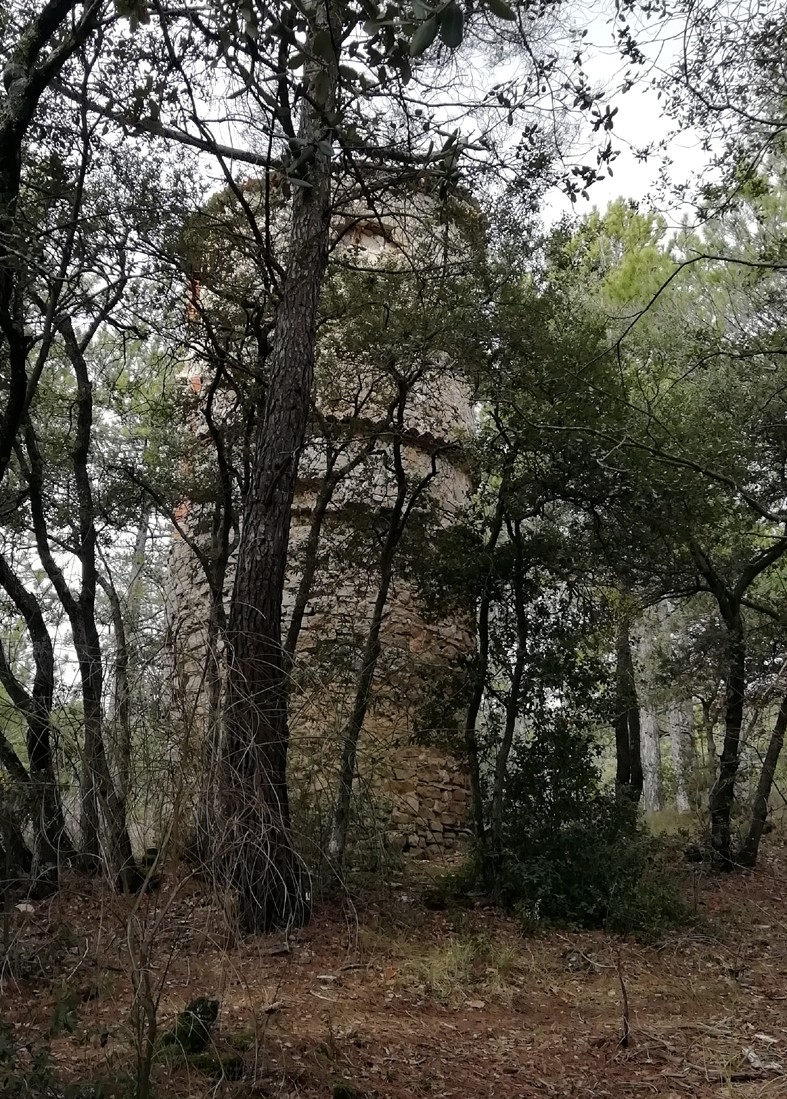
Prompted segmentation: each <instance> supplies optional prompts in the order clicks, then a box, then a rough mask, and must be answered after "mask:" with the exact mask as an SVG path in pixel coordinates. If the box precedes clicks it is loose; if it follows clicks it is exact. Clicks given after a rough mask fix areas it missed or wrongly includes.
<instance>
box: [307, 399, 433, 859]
mask: <svg viewBox="0 0 787 1099" xmlns="http://www.w3.org/2000/svg"><path fill="white" fill-rule="evenodd" d="M408 388H409V387H408V386H407V384H406V383H405V382H404V381H400V382H399V402H398V405H399V407H398V410H397V424H396V434H395V435H394V439H393V466H394V471H395V474H396V499H395V501H394V505H393V508H392V510H391V515H390V518H389V520H388V530H387V531H386V535H385V542H384V543H383V547H382V550H381V553H380V566H379V575H380V580H379V584H378V587H377V595H376V597H375V601H374V607H373V609H372V617H371V620H370V622H369V632H368V633H367V635H366V641H365V643H364V647H363V653H362V655H361V671H360V675H359V677H358V682H357V684H356V688H355V698H354V700H353V706H352V710H351V711H350V716H349V718H348V720H347V723H346V725H345V727H344V729H343V730H342V758H341V762H340V765H339V792H338V796H337V799H336V811H335V813H334V820H333V828H332V830H331V839H330V843H329V852H330V855H331V857H332V858H333V859H334V860H335V862H336V865H337V867H339V868H341V867H342V866H343V865H344V856H345V852H346V849H347V832H348V829H349V826H350V809H351V805H352V785H353V779H354V778H355V764H356V760H357V758H358V742H359V739H360V735H361V731H362V729H363V723H364V721H365V720H366V712H367V710H368V708H369V702H370V699H371V691H372V684H373V682H374V675H375V672H376V670H377V662H378V660H379V658H380V649H381V645H380V631H381V629H382V624H383V617H384V615H385V608H386V606H387V605H388V595H389V593H390V590H391V582H392V580H393V568H394V560H395V557H396V551H397V548H398V546H399V543H400V542H401V540H402V535H403V534H404V531H405V528H406V526H407V522H408V520H409V518H410V515H411V514H412V510H413V507H414V506H415V504H416V502H417V501H418V499H419V498H420V497H421V495H422V494H423V492H424V490H425V489H426V486H427V485H428V484H429V483H430V482H431V481H432V480H433V479H434V477H435V475H436V473H437V461H436V458H435V457H434V456H433V457H432V468H431V471H430V472H429V473H428V474H427V475H426V477H423V478H421V480H420V482H419V483H418V484H417V485H416V486H415V488H414V489H413V490H412V492H411V493H410V498H409V500H408V499H407V496H408V481H407V473H406V470H405V468H404V460H403V457H402V435H403V432H404V412H405V403H406V400H407V392H408Z"/></svg>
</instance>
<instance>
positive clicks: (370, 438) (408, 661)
mask: <svg viewBox="0 0 787 1099" xmlns="http://www.w3.org/2000/svg"><path fill="white" fill-rule="evenodd" d="M336 235H337V242H338V243H337V247H336V249H335V252H334V255H335V261H334V264H333V268H332V270H333V271H334V276H332V277H333V284H332V286H329V288H328V291H327V294H328V296H330V295H331V294H333V295H335V296H336V298H337V299H339V300H341V297H342V294H345V295H346V294H349V293H353V294H355V298H354V300H356V301H358V300H360V301H361V303H362V302H363V295H364V293H367V294H371V293H372V290H371V287H372V284H373V283H374V286H375V289H374V295H375V297H376V299H377V300H379V298H380V290H381V286H382V292H383V298H384V297H385V294H387V293H389V291H390V292H393V293H396V292H397V288H398V290H399V291H401V288H402V286H403V285H406V286H407V287H411V286H412V280H411V279H410V277H409V275H408V276H407V277H405V276H404V275H403V274H402V271H405V270H406V268H407V265H408V264H409V265H410V266H411V267H412V268H413V269H415V263H414V262H413V260H414V258H415V252H416V251H418V254H419V262H422V261H423V258H424V257H425V256H426V257H430V258H429V259H428V263H429V264H430V266H431V268H432V269H433V270H434V271H435V272H437V273H438V274H439V272H440V268H441V265H442V276H440V277H447V276H448V277H450V273H451V272H450V265H451V263H452V262H453V261H454V260H455V259H456V258H457V257H458V255H459V253H460V252H461V250H462V249H463V248H464V247H466V243H467V242H466V239H465V237H464V236H463V233H462V232H461V231H460V230H459V229H457V227H456V225H455V224H453V223H446V220H445V218H444V211H443V208H442V207H441V206H440V205H439V204H438V203H437V201H436V200H435V199H434V198H432V197H431V196H429V195H428V194H425V193H423V192H421V191H417V190H413V191H412V192H410V193H409V194H406V195H403V196H402V198H401V201H399V200H397V203H396V204H395V209H393V210H386V211H385V213H384V214H383V215H381V214H380V213H379V211H375V213H374V215H373V216H372V215H371V214H368V213H365V212H364V210H363V209H362V208H361V207H360V206H359V205H358V203H357V201H356V202H355V203H354V204H353V205H352V206H351V207H350V209H349V210H348V213H347V215H346V216H345V217H344V218H338V219H337V234H336ZM348 271H349V272H350V274H349V275H348V274H347V272H348ZM397 272H398V273H397ZM435 277H436V276H435ZM365 279H366V280H367V281H366V283H365V282H364V280H365ZM348 287H349V289H348ZM364 287H366V289H364ZM199 292H200V294H201V300H200V302H199V303H198V305H199V308H196V305H194V306H193V307H192V311H193V316H192V323H193V324H195V325H199V324H200V323H201V318H202V317H204V315H205V313H206V311H207V310H208V309H209V308H210V290H209V289H205V285H204V283H203V284H202V285H201V286H200V291H199ZM359 295H360V297H359ZM206 302H207V304H206ZM331 308H332V303H331V301H329V302H328V304H327V306H326V309H327V310H329V309H331ZM382 315H383V316H385V310H383V314H382ZM375 316H377V314H375ZM365 323H367V322H366V321H365V319H364V317H363V307H362V306H361V310H360V313H359V318H358V319H357V323H354V325H353V326H349V325H348V326H347V327H346V328H343V327H342V325H341V323H339V324H337V325H333V326H332V328H331V330H330V331H329V333H328V334H327V335H326V337H325V338H324V339H323V340H322V341H321V344H320V349H319V352H318V360H317V366H316V378H315V398H314V415H313V425H312V432H311V435H310V439H309V442H308V445H307V447H306V448H305V451H304V453H303V454H302V455H301V460H300V466H299V483H298V490H297V493H296V498H295V501H294V505H293V510H292V525H291V531H290V550H289V554H290V564H289V571H288V578H287V587H286V591H285V606H284V618H285V621H284V622H283V630H282V633H283V636H284V637H285V638H286V637H287V636H288V628H290V627H291V625H292V621H293V616H294V617H295V618H296V620H297V622H298V623H299V629H298V636H297V644H296V645H295V650H294V653H293V654H292V670H291V675H292V686H291V695H290V728H291V751H290V765H289V766H290V775H291V789H292V801H293V812H294V820H295V823H296V827H297V826H299V823H300V822H301V821H305V820H307V819H308V820H309V821H310V823H309V824H308V828H309V830H310V832H311V835H310V836H309V839H310V840H311V841H313V842H317V843H324V842H326V841H327V835H326V834H325V833H324V832H323V834H320V828H324V827H325V822H326V821H327V820H328V819H329V818H330V814H331V809H332V805H333V802H334V800H335V797H336V790H337V775H338V767H339V760H340V758H341V755H342V747H343V737H344V736H346V731H347V728H348V723H349V722H350V719H351V715H352V712H353V707H354V705H356V704H357V700H358V690H359V679H360V677H361V675H362V672H363V667H362V666H363V662H364V659H365V655H368V649H369V644H368V642H369V635H370V625H371V622H372V620H373V617H374V614H375V607H376V606H377V608H378V610H379V607H380V605H383V606H384V610H383V617H382V625H381V630H380V637H379V649H378V652H377V659H376V666H375V671H374V676H373V679H372V682H371V686H370V688H369V690H368V692H367V696H366V707H365V710H366V712H365V716H364V721H363V727H362V731H361V735H360V738H359V743H358V756H357V766H356V769H355V780H354V787H353V802H354V805H353V810H354V813H355V814H356V817H357V818H360V821H361V822H362V826H363V830H364V831H365V833H366V834H374V835H375V836H377V837H384V838H385V839H386V840H387V841H388V842H392V843H394V844H395V845H396V846H398V847H400V848H402V849H404V850H406V851H411V852H414V853H420V854H423V855H427V856H428V855H432V856H434V855H439V854H441V853H444V852H446V851H450V850H452V849H453V848H455V847H456V846H457V845H459V844H460V843H461V841H462V839H463V837H465V836H466V835H467V834H468V833H467V826H468V820H469V792H468V782H467V775H466V771H465V767H464V765H463V763H462V759H461V750H460V747H459V746H460V742H461V736H460V730H461V722H462V714H461V696H462V683H463V682H464V678H465V676H466V669H467V663H468V658H469V657H470V656H471V654H472V653H473V651H474V636H473V631H472V616H471V615H470V614H467V615H464V614H462V613H461V612H459V611H457V612H454V613H452V614H450V615H447V614H446V613H444V612H443V613H442V614H440V615H437V614H435V613H434V612H430V610H429V608H428V607H427V605H426V602H425V600H424V597H423V594H422V593H421V592H420V591H419V585H418V583H417V582H416V574H417V567H418V557H419V554H420V553H423V552H425V550H424V547H425V545H426V542H427V541H428V540H429V539H431V538H434V537H435V536H436V534H437V533H439V531H440V530H441V529H444V528H445V527H447V526H449V525H451V524H452V523H454V522H456V521H458V520H459V519H460V517H461V514H462V512H463V509H464V508H465V507H466V505H467V502H468V499H469V496H470V491H471V484H470V480H469V476H468V473H467V471H466V468H465V458H464V448H465V445H466V443H467V441H468V439H469V438H470V436H471V435H472V433H473V430H474V421H473V407H472V400H471V390H470V386H469V384H468V381H467V379H466V378H465V377H464V376H463V374H462V370H461V368H460V367H459V366H458V365H457V363H456V362H455V361H453V360H452V359H451V358H450V356H449V355H447V354H445V353H444V352H442V351H439V350H438V351H435V350H434V349H433V348H431V347H430V346H424V348H423V349H422V350H419V349H418V348H417V347H416V349H415V351H414V350H413V348H412V347H410V346H409V339H410V335H411V334H409V333H407V332H404V331H403V332H401V333H400V338H399V340H398V341H397V338H396V337H395V338H394V340H393V343H392V345H391V351H390V353H389V354H387V355H386V356H385V359H386V361H379V360H380V359H382V358H383V357H384V356H382V355H380V354H379V350H380V348H379V346H378V344H377V342H376V341H377V336H378V333H377V331H376V330H375V329H372V330H369V331H366V330H365V329H364V324H365ZM449 323H450V322H449ZM350 328H352V331H350ZM386 346H387V345H386ZM405 351H406V353H405ZM376 353H377V357H376ZM185 373H186V374H187V375H188V378H189V381H190V388H191V390H192V391H193V392H194V393H196V394H199V396H198V397H197V398H196V400H197V401H198V402H199V401H201V400H204V394H205V390H206V384H207V383H208V382H209V374H210V367H209V366H208V365H207V364H205V363H204V362H201V361H200V359H199V357H194V356H193V357H192V358H191V359H190V361H189V362H188V365H187V368H186V371H185ZM225 404H226V408H227V409H229V410H230V411H229V412H227V413H226V414H227V415H234V414H235V413H234V412H232V408H233V407H234V406H233V403H232V401H229V400H227V401H226V402H225ZM203 433H204V429H203ZM403 518H405V519H406V524H404V525H403V527H402V536H401V539H400V541H399V543H398V544H397V546H396V551H395V554H394V556H393V561H392V563H391V561H390V559H389V560H388V561H387V562H386V560H385V547H386V544H387V535H388V533H389V531H390V530H391V529H392V524H394V522H396V521H397V519H398V520H402V519H403ZM179 520H180V524H179V525H180V529H181V530H182V531H183V532H184V533H186V532H189V534H190V535H191V536H194V537H199V536H200V535H199V532H200V529H201V528H202V529H203V530H204V528H205V527H206V522H205V503H204V502H202V503H200V504H194V503H191V504H184V505H183V507H182V508H181V510H180V514H179ZM202 536H203V537H206V535H204V534H203V535H202ZM388 541H389V540H388ZM419 547H421V548H420V549H419ZM389 558H390V555H389ZM386 567H387V568H388V570H389V572H390V577H389V584H388V587H387V591H386V592H385V598H384V600H383V603H382V604H381V596H382V594H383V580H384V573H385V570H386ZM304 574H306V579H304ZM170 576H171V592H170V607H171V611H170V618H171V622H170V626H171V630H170V632H171V636H172V637H173V638H174V639H176V640H175V642H174V645H175V648H176V650H177V653H176V666H177V677H178V678H179V682H180V689H181V691H182V692H183V693H184V694H185V695H186V696H188V697H189V698H190V699H193V700H194V706H193V709H192V712H193V714H194V715H195V720H197V721H198V720H199V715H200V714H204V713H205V712H206V707H205V706H202V705H201V704H200V702H199V699H200V697H201V696H204V695H206V693H207V692H208V690H209V684H210V681H211V675H210V674H209V673H208V670H207V669H206V659H207V655H206V653H207V650H206V646H207V616H208V610H207V608H208V606H209V602H210V592H209V586H208V584H207V581H206V579H205V576H204V573H203V572H202V570H201V569H200V567H199V564H198V563H197V561H196V559H195V557H194V554H193V553H192V552H191V550H190V548H189V546H188V545H187V544H186V542H185V541H184V540H183V538H181V537H179V536H178V534H177V533H176V534H175V537H174V542H173V549H172V555H171V570H170ZM231 588H232V562H231V561H230V565H229V568H228V570H227V577H226V582H225V597H226V598H229V595H230V593H231ZM205 735H207V734H205ZM303 826H304V827H306V825H303Z"/></svg>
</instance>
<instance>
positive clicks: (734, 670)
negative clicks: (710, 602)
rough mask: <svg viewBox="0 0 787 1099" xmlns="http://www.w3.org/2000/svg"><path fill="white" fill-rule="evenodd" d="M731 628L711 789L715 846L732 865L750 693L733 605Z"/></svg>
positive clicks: (718, 854) (743, 642)
mask: <svg viewBox="0 0 787 1099" xmlns="http://www.w3.org/2000/svg"><path fill="white" fill-rule="evenodd" d="M727 631H728V641H727V644H728V670H727V698H726V709H725V718H724V746H723V748H722V753H721V760H720V761H719V774H718V777H717V779H716V782H715V783H714V785H713V789H712V790H711V792H710V818H711V846H712V848H713V852H714V855H715V857H716V859H717V860H718V861H719V863H720V864H721V866H723V867H724V868H726V869H730V868H732V866H733V858H732V829H731V817H732V806H733V802H734V799H735V776H736V775H737V773H738V759H739V755H738V746H739V742H740V735H741V728H742V726H743V707H744V701H745V696H746V638H745V635H744V627H743V620H742V618H741V614H740V609H739V608H731V609H730V612H729V621H728V623H727Z"/></svg>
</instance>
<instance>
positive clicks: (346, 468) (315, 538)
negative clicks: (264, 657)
mask: <svg viewBox="0 0 787 1099" xmlns="http://www.w3.org/2000/svg"><path fill="white" fill-rule="evenodd" d="M376 441H377V438H376V436H375V437H373V438H371V439H369V440H367V442H366V443H365V444H364V446H363V447H362V448H361V450H360V451H359V452H358V453H357V454H356V455H354V457H353V458H351V459H350V460H348V461H347V462H345V463H344V465H343V466H340V467H337V466H336V457H337V455H336V454H335V453H334V452H332V451H331V449H330V443H329V445H328V450H329V453H328V459H327V468H326V475H325V478H324V480H323V482H322V484H321V485H320V489H319V492H318V493H317V499H316V500H315V501H314V507H313V509H312V513H311V522H310V524H309V534H308V536H307V539H306V543H305V545H304V547H303V555H302V558H301V575H300V579H299V581H298V588H297V591H296V593H295V601H294V603H293V607H292V614H291V616H290V622H289V626H288V627H287V640H286V641H285V645H284V647H285V650H286V654H287V671H288V673H289V672H290V670H291V669H292V665H293V662H294V660H295V650H296V648H297V646H298V638H299V636H300V632H301V627H302V626H303V619H304V615H305V614H306V607H307V606H308V604H309V599H310V597H311V593H312V587H313V584H314V576H315V573H316V571H317V565H318V562H319V552H318V551H319V547H320V538H321V536H322V528H323V523H324V522H325V516H326V515H327V513H328V508H329V507H330V505H331V501H332V499H333V496H334V493H335V492H336V489H337V488H338V487H339V485H340V484H341V483H342V481H343V480H344V479H345V478H346V477H348V476H349V475H350V473H352V472H353V470H355V469H357V468H358V466H360V465H361V463H362V462H363V461H364V460H365V459H366V458H368V456H369V455H370V454H371V452H372V450H373V449H374V446H375V443H376Z"/></svg>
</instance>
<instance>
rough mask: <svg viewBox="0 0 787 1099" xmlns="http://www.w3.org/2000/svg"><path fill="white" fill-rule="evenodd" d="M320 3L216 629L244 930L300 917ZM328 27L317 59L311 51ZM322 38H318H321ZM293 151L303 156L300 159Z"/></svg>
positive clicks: (323, 87)
mask: <svg viewBox="0 0 787 1099" xmlns="http://www.w3.org/2000/svg"><path fill="white" fill-rule="evenodd" d="M334 19H335V17H334V18H332V17H331V15H329V11H328V7H327V5H326V3H325V0H320V3H319V4H318V6H317V10H316V13H315V19H314V23H313V24H312V25H311V26H310V29H309V33H308V40H307V42H306V48H305V51H304V52H305V55H306V57H307V58H309V59H310V60H309V61H308V62H307V66H306V69H307V71H306V93H307V94H306V95H305V96H304V98H303V100H302V115H301V127H300V134H299V138H300V141H301V142H302V148H303V150H305V151H308V152H309V153H310V154H313V155H311V156H310V158H308V165H307V167H306V169H305V173H304V181H303V182H304V184H305V185H304V186H299V187H296V188H294V192H295V193H294V197H293V206H292V221H291V226H290V234H289V237H290V255H289V260H288V263H287V269H286V274H285V277H284V280H283V286H282V293H281V299H280V301H279V304H278V308H277V311H276V324H275V328H274V338H273V351H272V356H271V359H272V362H271V377H270V382H269V385H268V391H267V394H266V400H265V407H264V410H263V415H262V417H261V419H260V422H259V424H258V428H257V437H256V444H255V454H254V462H253V468H252V471H251V483H250V485H249V491H248V492H247V494H246V499H245V501H244V507H243V522H242V534H241V540H240V546H239V553H238V565H237V569H236V573H235V584H234V590H233V596H232V604H231V609H230V615H229V623H228V629H227V641H228V656H229V664H228V671H227V707H226V712H225V720H224V737H223V746H222V768H221V774H220V776H219V782H220V784H221V802H222V804H221V819H220V820H219V821H218V822H217V825H216V828H215V829H214V837H213V838H214V843H215V847H214V850H215V853H216V859H217V866H218V867H220V868H223V870H224V880H225V883H226V885H228V886H229V887H230V888H232V889H234V890H235V892H236V893H237V896H238V899H239V904H240V912H239V915H240V921H241V924H242V926H243V927H244V928H245V929H246V930H248V931H269V930H271V929H273V928H275V927H282V926H288V925H291V924H302V923H304V922H305V921H306V920H307V919H308V916H309V911H310V894H309V889H308V885H307V883H306V880H305V876H304V873H303V871H302V869H301V867H300V864H299V861H298V859H297V856H296V854H295V851H294V849H293V844H292V836H291V826H290V807H289V797H288V790H287V751H288V746H289V727H288V715H287V675H286V661H285V655H284V649H283V646H282V640H281V613H282V596H283V590H284V578H285V570H286V563H287V544H288V538H289V530H290V518H291V513H292V502H293V497H294V492H295V484H296V479H297V472H298V460H299V457H300V452H301V449H302V447H303V444H304V441H305V438H306V427H307V423H308V413H309V398H310V393H311V387H312V379H313V375H314V348H315V339H316V332H317V306H318V300H319V295H320V290H321V287H322V283H323V279H324V274H325V267H326V262H327V246H328V234H329V228H330V191H331V157H332V142H333V133H332V129H331V124H329V123H327V122H326V121H325V120H326V119H328V118H331V117H332V115H333V112H334V110H335V98H336V86H337V79H338V57H337V55H336V49H337V45H336V44H337V43H338V40H339V36H338V34H336V33H335V30H336V27H335V25H334ZM326 31H327V32H328V36H327V37H328V40H329V42H330V45H329V46H328V48H327V50H324V51H323V56H324V54H325V53H326V52H327V54H328V55H329V58H328V60H327V61H325V60H321V59H320V56H319V52H318V51H317V50H315V48H314V42H315V37H316V35H317V34H320V33H321V34H322V35H323V37H325V32H326ZM321 46H322V41H321ZM303 155H304V154H302V156H303Z"/></svg>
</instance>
